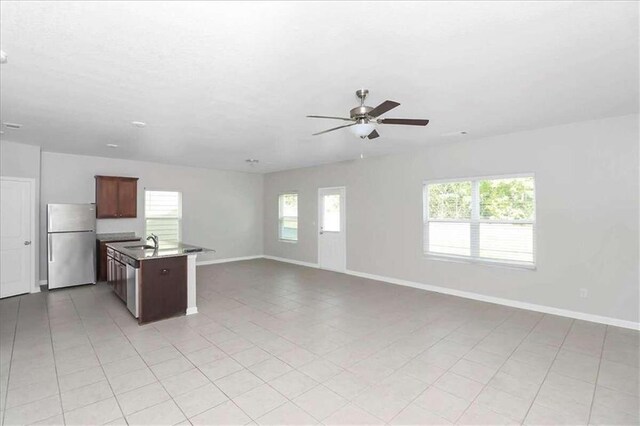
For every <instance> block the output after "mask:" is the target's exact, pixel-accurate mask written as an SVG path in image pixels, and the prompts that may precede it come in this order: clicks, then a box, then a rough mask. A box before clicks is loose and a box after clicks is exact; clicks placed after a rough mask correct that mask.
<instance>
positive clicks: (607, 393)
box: [593, 386, 640, 414]
mask: <svg viewBox="0 0 640 426" xmlns="http://www.w3.org/2000/svg"><path fill="white" fill-rule="evenodd" d="M593 405H594V406H595V405H599V406H602V407H603V408H604V407H606V408H610V409H612V410H617V411H621V412H623V413H627V414H637V413H640V398H638V397H637V396H636V395H632V394H628V393H624V392H619V391H615V390H612V389H608V388H605V387H602V386H597V387H596V393H595V397H594V401H593Z"/></svg>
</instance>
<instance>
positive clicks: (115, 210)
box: [96, 176, 138, 219]
mask: <svg viewBox="0 0 640 426" xmlns="http://www.w3.org/2000/svg"><path fill="white" fill-rule="evenodd" d="M137 215H138V178H135V177H120V176H96V217H97V218H98V219H118V218H133V217H136V216H137Z"/></svg>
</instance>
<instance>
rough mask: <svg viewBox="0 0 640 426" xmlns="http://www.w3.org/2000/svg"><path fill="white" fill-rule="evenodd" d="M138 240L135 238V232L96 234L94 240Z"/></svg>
mask: <svg viewBox="0 0 640 426" xmlns="http://www.w3.org/2000/svg"><path fill="white" fill-rule="evenodd" d="M135 239H138V240H139V239H140V237H137V236H136V233H135V232H112V233H109V234H96V240H98V241H104V242H107V241H122V240H135Z"/></svg>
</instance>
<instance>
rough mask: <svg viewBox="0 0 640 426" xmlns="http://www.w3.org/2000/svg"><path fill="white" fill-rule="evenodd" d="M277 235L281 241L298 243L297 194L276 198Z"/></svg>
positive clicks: (282, 195) (281, 195)
mask: <svg viewBox="0 0 640 426" xmlns="http://www.w3.org/2000/svg"><path fill="white" fill-rule="evenodd" d="M278 217H279V225H278V234H279V238H280V239H281V240H283V241H298V194H295V193H291V194H280V196H279V197H278Z"/></svg>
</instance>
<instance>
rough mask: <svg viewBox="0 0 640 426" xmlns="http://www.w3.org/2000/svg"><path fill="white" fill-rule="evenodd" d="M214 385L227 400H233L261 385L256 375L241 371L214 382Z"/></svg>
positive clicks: (261, 382)
mask: <svg viewBox="0 0 640 426" xmlns="http://www.w3.org/2000/svg"><path fill="white" fill-rule="evenodd" d="M214 383H215V385H216V386H217V387H218V388H220V390H221V391H222V392H224V393H225V394H226V395H227V396H228V397H229V398H235V397H236V396H239V395H241V394H243V393H245V392H248V391H250V390H251V389H253V388H256V387H258V386H260V385H261V384H263V383H264V382H263V381H262V380H260V379H259V378H258V377H256V375H254V374H253V373H251V372H250V371H248V370H241V371H238V372H235V373H233V374H230V375H228V376H225V377H223V378H221V379H218V380H216V381H215V382H214Z"/></svg>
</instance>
